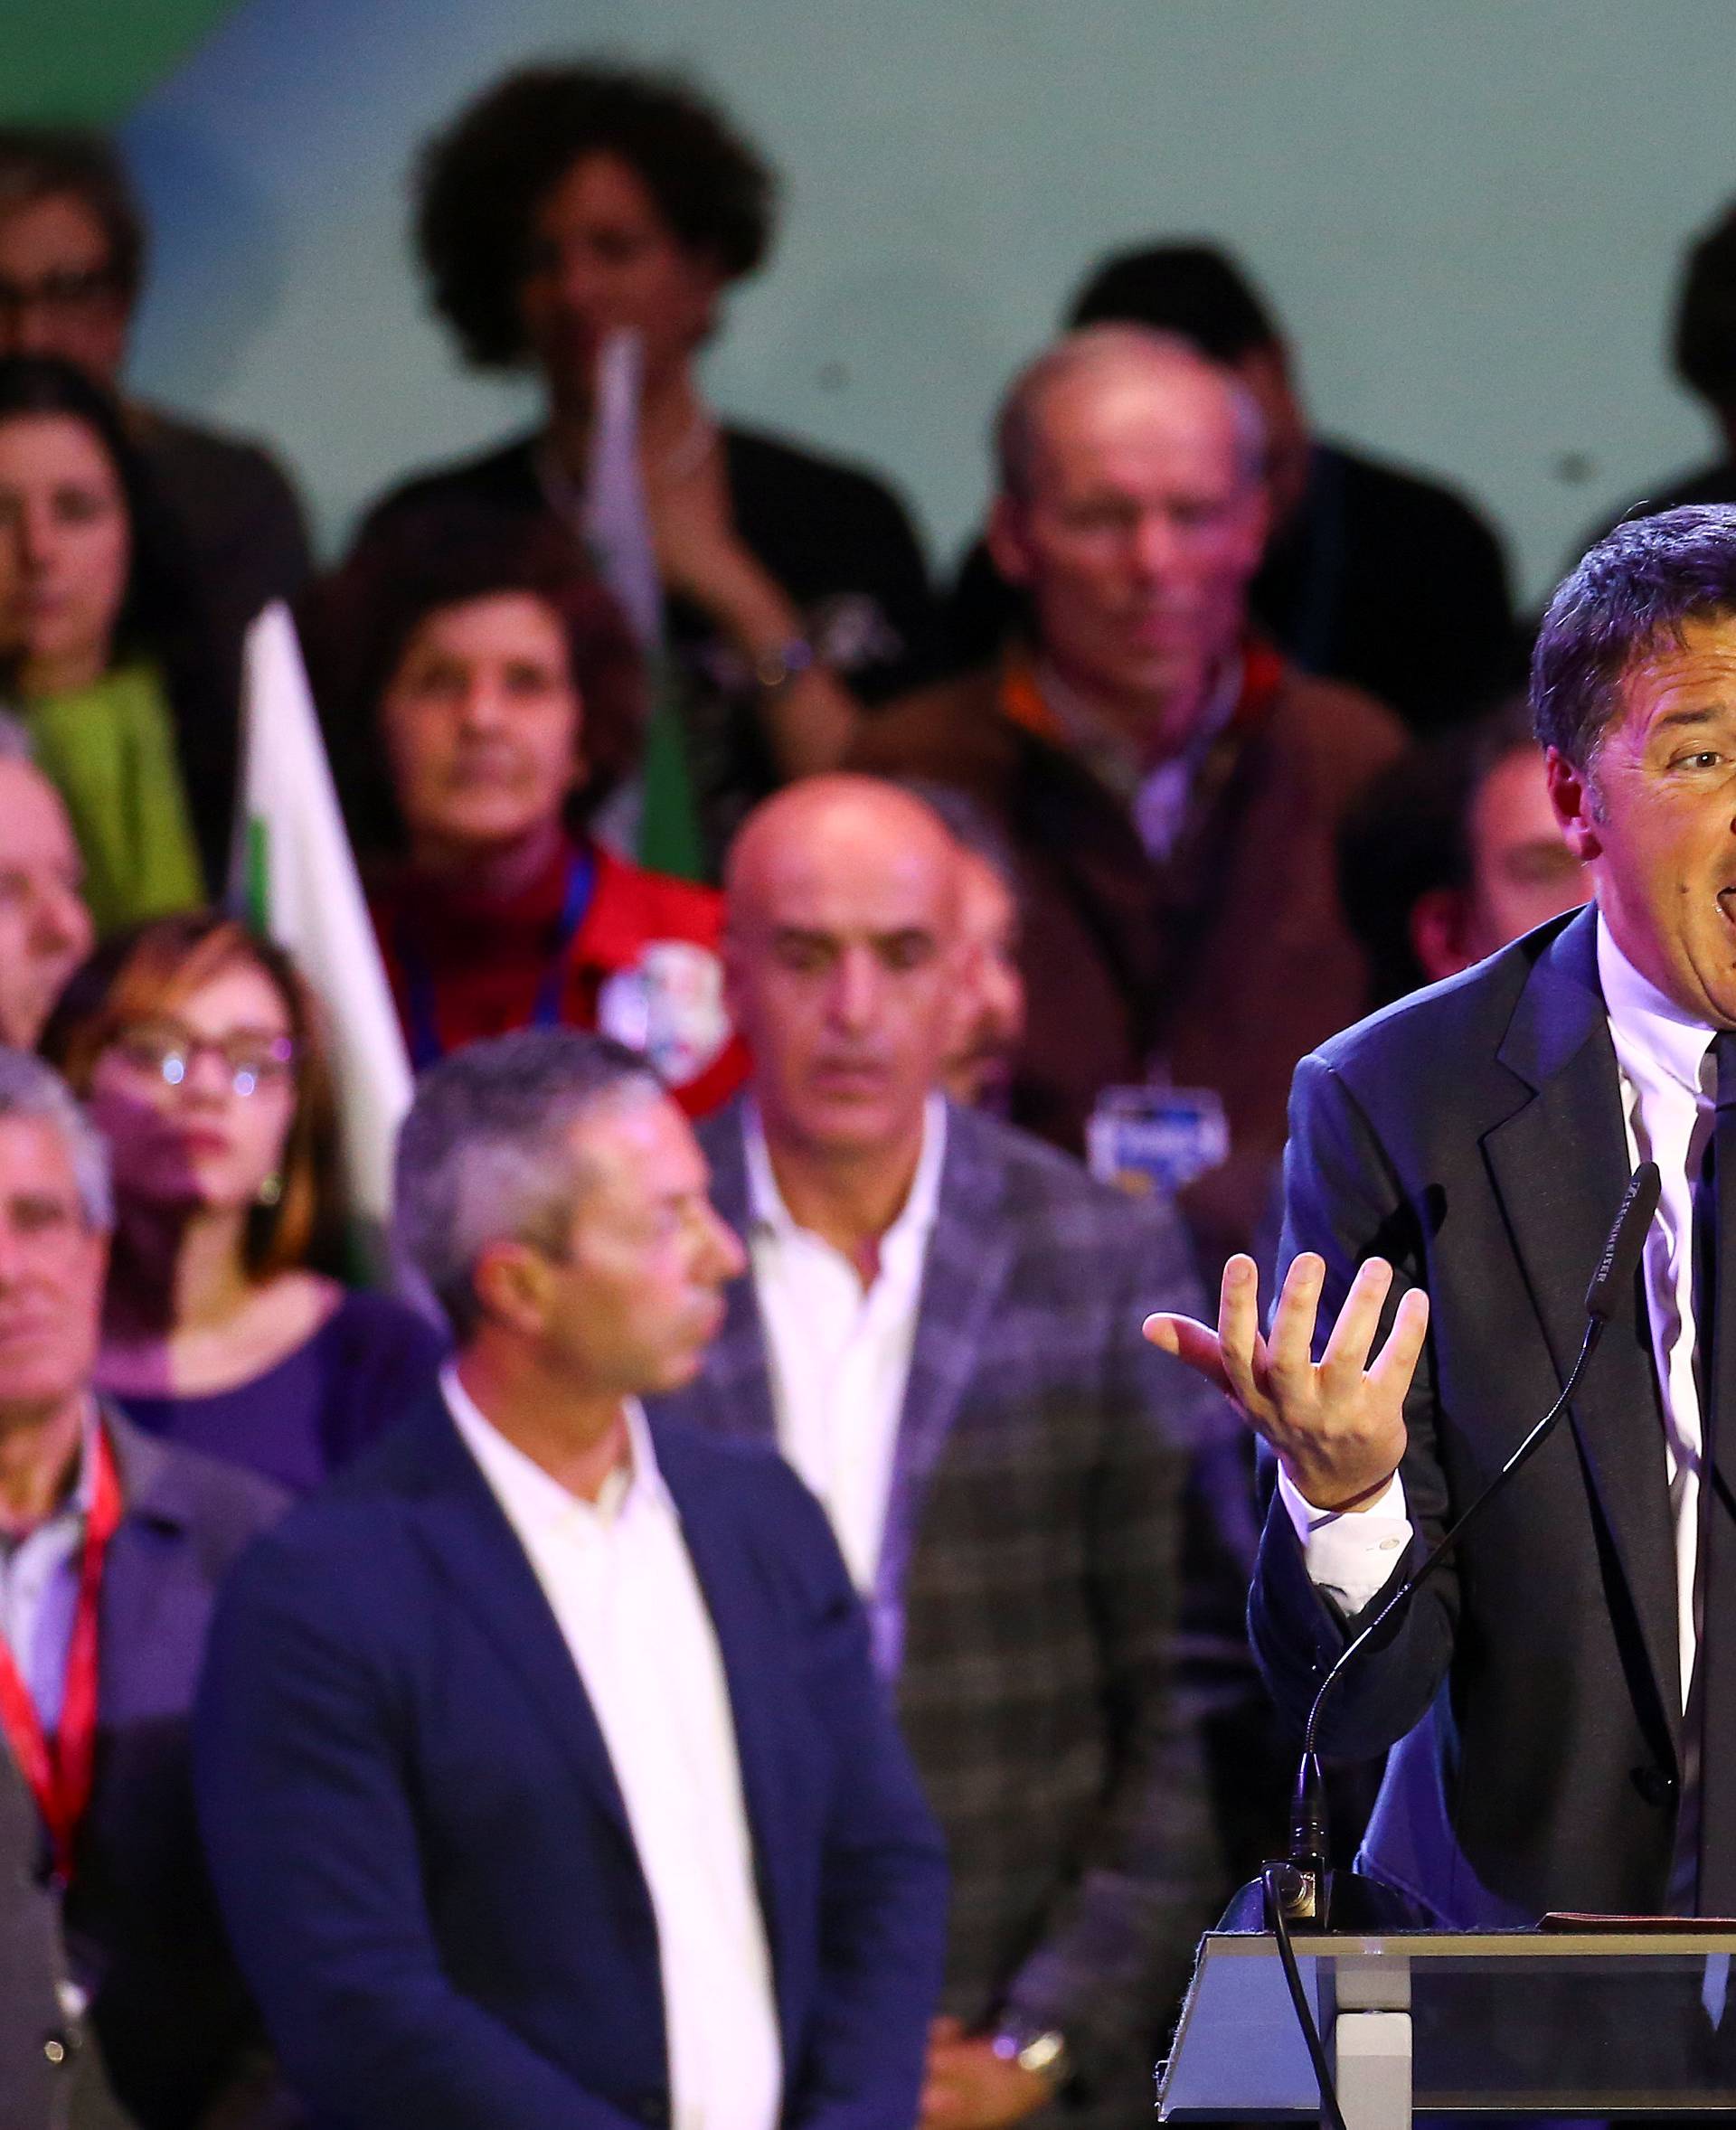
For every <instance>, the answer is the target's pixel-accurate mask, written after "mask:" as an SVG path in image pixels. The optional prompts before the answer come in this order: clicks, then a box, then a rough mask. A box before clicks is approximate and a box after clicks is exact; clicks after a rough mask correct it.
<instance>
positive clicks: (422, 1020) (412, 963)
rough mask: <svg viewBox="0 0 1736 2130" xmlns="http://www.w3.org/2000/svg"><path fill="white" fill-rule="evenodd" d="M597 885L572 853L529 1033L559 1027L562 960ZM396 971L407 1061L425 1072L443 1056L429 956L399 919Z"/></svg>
mask: <svg viewBox="0 0 1736 2130" xmlns="http://www.w3.org/2000/svg"><path fill="white" fill-rule="evenodd" d="M596 885H597V868H596V865H595V864H594V862H592V859H591V855H590V852H589V851H575V852H574V853H573V854H572V858H571V862H569V864H568V866H567V891H566V895H565V897H564V899H563V900H562V901H561V922H560V926H559V928H558V929H557V930H556V932H555V936H554V946H553V948H552V951H551V952H550V955H549V962H548V966H547V967H546V968H545V969H544V970H543V972H542V981H541V982H540V983H539V984H538V985H537V987H536V1004H534V1005H533V1007H532V1009H531V1023H530V1024H531V1026H532V1027H533V1028H558V1027H559V1026H560V1025H561V998H562V996H563V994H564V993H565V991H566V987H567V956H568V953H569V952H570V950H571V947H572V942H573V939H574V938H575V937H576V935H577V933H578V930H579V928H580V925H581V924H583V923H584V921H585V917H586V913H587V912H588V911H589V909H590V899H591V895H592V893H593V892H594V891H595V889H596ZM392 947H393V949H394V951H395V952H396V955H397V957H398V966H399V968H400V969H401V971H402V973H403V979H404V1009H405V1013H406V1015H407V1017H408V1019H409V1022H410V1029H409V1035H410V1064H411V1065H412V1067H413V1068H414V1069H415V1070H417V1071H418V1072H423V1071H426V1070H427V1069H428V1067H429V1066H430V1065H435V1064H438V1063H439V1060H441V1059H442V1058H443V1057H444V1056H445V1055H446V1045H445V1044H444V1043H443V1042H442V1041H440V1032H439V1020H438V1015H437V1013H436V1001H435V996H434V972H433V970H432V969H431V968H430V967H429V961H428V957H427V956H426V955H425V954H424V953H423V952H422V950H421V948H420V947H419V946H418V945H417V943H416V941H415V940H414V939H413V938H411V937H410V926H409V925H408V923H407V922H406V921H405V919H403V918H402V917H400V919H399V920H398V923H397V925H396V927H395V928H394V930H393V934H392Z"/></svg>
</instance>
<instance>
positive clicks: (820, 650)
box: [363, 64, 929, 855]
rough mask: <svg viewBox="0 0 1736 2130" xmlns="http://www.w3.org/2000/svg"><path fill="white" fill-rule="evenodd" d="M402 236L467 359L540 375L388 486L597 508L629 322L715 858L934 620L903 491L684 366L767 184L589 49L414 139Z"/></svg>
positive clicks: (672, 630) (378, 522)
mask: <svg viewBox="0 0 1736 2130" xmlns="http://www.w3.org/2000/svg"><path fill="white" fill-rule="evenodd" d="M416 190H417V211H416V240H417V246H418V250H419V251H420V260H421V265H422V268H423V270H424V273H425V275H426V278H427V282H428V287H429V296H430V298H431V301H432V303H433V306H434V308H435V310H436V311H437V312H438V313H439V316H441V318H443V319H444V321H445V322H446V324H447V325H448V326H449V327H450V328H451V331H452V333H453V335H454V336H455V338H456V339H457V341H458V346H459V348H460V350H461V351H462V353H463V354H464V356H465V357H466V359H467V361H468V362H469V363H472V364H473V365H474V366H476V367H477V368H479V369H484V370H496V371H512V370H519V369H528V370H531V371H533V372H535V373H536V374H537V375H538V376H539V377H540V378H541V380H542V385H543V388H544V391H545V392H546V395H547V411H546V415H545V417H544V419H543V420H542V422H541V423H540V424H539V426H538V427H537V429H535V430H534V431H533V433H532V434H530V435H528V436H522V437H519V438H516V439H514V441H513V442H511V443H509V444H507V445H506V446H505V447H504V448H500V449H496V450H494V451H491V452H489V453H487V454H486V456H484V457H479V458H472V459H467V460H465V461H463V462H461V463H459V464H457V465H452V466H447V467H439V468H437V469H435V470H433V471H432V472H429V473H425V474H423V475H422V476H420V477H417V478H414V479H412V480H410V482H408V483H407V484H406V485H403V486H401V487H400V488H398V489H396V490H395V491H394V492H393V493H392V495H389V496H388V497H387V498H386V499H385V500H384V501H383V502H382V504H378V505H377V506H376V507H375V509H374V510H373V513H372V514H371V516H370V518H369V520H368V523H367V527H366V530H365V532H364V534H363V537H364V538H366V537H367V536H368V535H369V534H371V533H374V532H377V531H378V530H380V528H381V527H382V523H387V522H393V521H401V520H402V518H403V517H404V516H405V515H406V514H417V515H420V516H422V517H424V518H425V520H426V522H427V523H428V526H429V533H428V537H429V540H430V541H438V539H439V525H440V523H441V520H442V518H443V515H444V514H445V512H446V511H447V510H448V508H449V507H451V506H452V505H454V504H457V503H460V502H463V503H467V504H477V503H481V504H487V505H488V506H490V507H492V508H496V509H499V508H505V509H508V510H513V511H518V512H523V513H524V514H527V515H541V514H553V515H554V516H556V517H557V518H559V519H561V520H563V521H565V522H566V523H567V524H568V525H569V526H570V527H571V528H572V529H573V530H574V531H575V532H579V533H583V531H584V529H585V524H586V504H587V496H586V482H587V475H588V469H589V465H590V454H591V446H592V417H593V409H594V404H595V401H596V396H597V384H598V361H599V353H600V351H601V350H602V347H603V345H604V343H605V341H606V340H607V338H608V336H609V335H610V334H612V333H614V332H616V331H618V330H620V329H627V330H630V331H632V332H633V333H635V334H637V337H638V342H639V351H640V361H641V382H640V400H639V455H640V462H641V467H642V472H643V477H644V485H645V491H646V504H647V509H648V512H649V515H650V518H651V524H652V533H653V537H654V540H655V542H656V559H657V564H658V569H659V571H660V574H661V578H662V582H663V589H664V592H665V598H666V601H667V607H666V619H667V624H668V629H669V634H670V636H671V639H672V641H673V643H674V645H675V648H676V650H677V652H678V655H679V660H680V666H681V671H682V680H683V688H682V699H683V708H684V718H685V741H686V747H687V752H688V758H689V763H690V767H691V769H692V771H693V780H694V784H695V787H696V790H697V793H698V796H699V799H700V806H701V812H702V817H703V823H704V826H705V829H706V831H707V837H708V841H709V843H710V845H711V847H712V853H713V855H715V854H716V853H718V852H720V851H721V849H722V844H723V843H724V842H725V841H726V840H727V837H728V834H729V833H730V831H731V829H732V828H733V826H734V825H735V823H736V822H737V821H738V820H739V819H740V817H741V814H742V813H743V812H744V811H745V810H746V808H747V806H749V805H750V804H751V803H752V801H753V800H754V799H755V798H757V797H758V796H761V795H762V794H763V793H764V792H765V791H767V790H769V789H770V788H771V787H774V786H775V785H777V784H778V783H780V782H782V781H784V780H785V779H786V778H790V777H794V776H799V775H803V774H805V773H807V772H809V771H812V770H815V769H820V768H827V767H830V766H832V765H834V764H835V762H836V761H837V760H838V759H841V757H842V755H843V753H844V751H845V750H846V749H847V748H848V746H849V744H850V742H851V740H852V738H853V737H854V730H855V728H856V723H857V720H858V717H859V712H860V705H861V704H863V703H864V702H876V701H879V700H881V699H882V698H884V697H885V696H887V695H889V694H891V693H895V692H896V690H897V688H898V685H899V683H900V681H901V678H902V677H904V676H905V675H906V674H908V672H909V670H910V663H911V658H912V655H913V654H914V653H915V651H916V650H917V648H918V646H919V645H920V642H921V641H922V639H923V638H924V637H925V636H926V635H927V632H928V617H929V588H928V580H927V575H926V571H925V569H924V565H923V561H922V557H921V553H920V549H919V547H918V545H917V542H916V539H915V535H914V533H912V531H911V529H910V521H909V519H908V518H907V516H906V514H905V513H904V511H903V509H902V507H901V504H899V503H898V502H897V501H896V500H895V499H894V498H893V496H892V495H891V494H890V493H889V492H888V491H887V490H886V489H885V488H884V487H883V486H882V485H880V483H879V482H877V481H875V480H873V479H871V478H870V477H868V476H866V475H865V474H863V473H861V472H859V471H857V470H856V469H854V468H853V467H845V466H842V465H839V464H837V463H835V462H834V461H831V460H828V459H825V458H821V457H816V455H815V454H813V453H811V452H809V451H807V450H802V449H797V448H795V447H794V446H792V445H791V444H789V443H788V442H785V441H783V440H782V439H780V438H772V437H769V436H765V435H761V434H758V433H755V432H752V431H750V430H744V429H739V428H737V427H735V426H734V425H732V424H728V425H726V424H724V423H722V422H721V421H720V420H719V419H717V417H716V416H715V415H714V414H713V413H712V410H711V409H710V408H709V407H708V406H707V404H706V402H705V400H704V398H703V394H702V391H701V390H700V385H699V382H698V379H697V377H696V375H695V362H696V358H697V356H698V354H699V352H700V350H701V349H702V347H703V345H704V344H705V343H706V341H707V340H708V339H709V338H710V337H711V335H712V334H713V333H714V332H715V330H716V329H717V325H718V322H719V316H720V311H721V306H722V299H723V297H724V295H725V293H726V291H727V290H728V289H729V288H730V287H731V286H733V284H734V283H736V282H737V281H739V280H741V279H742V278H745V277H746V276H748V275H749V274H751V273H752V272H754V271H755V270H756V269H758V268H759V267H760V266H761V265H762V264H763V263H764V261H765V259H766V256H767V254H768V252H769V247H770V241H771V235H772V225H773V220H774V203H775V192H776V185H775V180H774V178H773V175H772V173H771V171H770V170H769V168H768V166H767V165H766V164H765V162H764V161H763V160H762V159H761V157H760V155H759V154H758V152H757V151H756V150H755V149H754V148H753V147H752V146H750V145H749V144H748V143H747V142H746V141H744V140H743V139H742V138H741V137H740V136H739V135H738V134H737V133H736V132H735V130H734V128H733V127H732V126H731V123H730V122H729V120H728V119H727V118H725V117H724V116H723V115H722V113H721V112H720V111H719V110H718V109H716V108H714V107H713V106H712V104H711V103H709V102H708V101H706V100H705V99H703V98H702V97H701V96H699V95H698V94H697V93H695V91H694V90H692V89H691V88H690V87H688V86H687V85H686V84H685V83H684V82H683V81H681V80H677V79H675V78H671V77H665V76H662V75H655V74H646V73H640V72H635V71H627V70H623V69H618V68H614V67H607V66H593V65H588V64H586V65H559V66H539V67H533V68H528V69H525V70H524V71H519V72H516V73H514V74H511V75H509V76H507V77H506V78H505V80H501V81H499V82H497V83H496V84H495V86H494V87H492V88H490V89H489V90H486V91H485V92H484V94H483V95H482V96H481V97H479V98H478V99H476V101H475V102H474V103H472V104H471V105H470V106H469V107H468V108H466V109H465V110H463V111H462V112H460V113H459V114H458V117H457V118H455V119H454V120H453V121H452V123H451V124H450V125H449V126H448V127H447V128H446V129H445V130H444V131H443V132H441V133H439V134H438V135H437V136H436V137H434V138H433V139H432V140H431V141H430V142H429V144H428V146H426V148H425V149H424V151H423V155H422V157H421V161H420V167H419V172H418V178H417V188H416Z"/></svg>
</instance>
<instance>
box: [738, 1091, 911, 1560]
mask: <svg viewBox="0 0 1736 2130" xmlns="http://www.w3.org/2000/svg"><path fill="white" fill-rule="evenodd" d="M746 1141H747V1166H748V1204H749V1209H750V1213H751V1216H752V1223H753V1228H752V1235H751V1238H750V1242H749V1255H750V1259H751V1262H752V1266H753V1285H754V1293H755V1296H756V1298H757V1299H758V1302H759V1305H760V1321H761V1323H762V1324H764V1325H765V1331H766V1345H767V1349H768V1352H769V1361H770V1375H771V1398H772V1408H773V1410H774V1412H775V1413H776V1415H777V1421H778V1447H779V1448H780V1449H781V1450H782V1451H783V1453H784V1455H785V1456H786V1457H788V1460H789V1462H790V1463H791V1464H792V1465H793V1466H795V1467H796V1470H797V1472H798V1473H799V1474H800V1475H801V1476H802V1478H803V1479H804V1480H805V1481H806V1482H807V1486H808V1488H809V1490H810V1492H812V1493H813V1494H817V1495H818V1497H819V1499H820V1500H821V1502H822V1503H824V1504H825V1506H826V1514H827V1515H828V1516H829V1517H830V1518H831V1520H832V1529H833V1532H834V1533H835V1536H836V1538H837V1541H838V1550H840V1551H841V1552H842V1553H843V1555H844V1564H845V1566H846V1567H847V1568H848V1569H849V1570H850V1576H851V1579H852V1580H853V1581H854V1584H855V1586H856V1588H857V1589H858V1590H859V1591H861V1592H862V1593H863V1595H864V1596H867V1595H870V1594H872V1592H873V1588H874V1578H875V1574H876V1571H877V1570H878V1569H879V1566H880V1549H881V1542H882V1539H883V1537H884V1535H885V1530H886V1507H887V1502H888V1500H889V1498H890V1495H891V1493H892V1461H893V1456H894V1454H895V1452H896V1449H897V1446H898V1426H899V1419H900V1417H901V1414H902V1412H903V1409H904V1387H905V1384H906V1383H907V1382H908V1381H909V1380H910V1354H911V1352H912V1350H913V1348H914V1346H915V1344H916V1321H917V1313H918V1310H919V1307H920V1303H921V1299H922V1268H923V1266H924V1264H925V1263H926V1261H927V1258H928V1249H929V1236H930V1234H932V1232H933V1230H934V1218H935V1210H936V1207H937V1205H938V1204H939V1196H940V1170H941V1164H943V1163H944V1161H945V1159H946V1153H947V1106H946V1103H945V1102H944V1100H943V1099H942V1098H940V1097H939V1095H931V1096H930V1097H929V1103H928V1108H927V1111H926V1113H925V1115H924V1117H923V1121H922V1152H921V1154H920V1156H919V1157H918V1160H917V1164H916V1174H915V1176H914V1178H913V1179H912V1180H911V1183H910V1192H909V1194H908V1196H907V1197H906V1198H905V1201H904V1205H903V1210H902V1211H901V1212H900V1214H899V1216H898V1218H897V1220H896V1221H893V1222H892V1226H891V1227H890V1228H889V1229H888V1230H886V1232H885V1234H884V1235H883V1236H882V1238H881V1242H880V1262H879V1265H878V1268H877V1269H876V1271H875V1274H874V1278H873V1284H872V1285H871V1286H869V1287H868V1288H867V1289H866V1291H865V1292H864V1290H863V1284H862V1276H861V1274H860V1273H859V1272H858V1271H857V1269H856V1268H855V1267H854V1265H853V1264H852V1263H851V1262H850V1260H849V1259H848V1258H845V1257H844V1255H843V1254H842V1253H841V1252H840V1251H838V1250H835V1249H833V1247H832V1245H831V1244H830V1243H829V1242H825V1241H822V1239H820V1237H819V1236H817V1235H815V1234H813V1233H811V1232H810V1231H809V1230H807V1229H806V1228H801V1227H798V1226H797V1223H796V1221H794V1220H793V1219H792V1218H791V1216H790V1213H789V1211H788V1208H787V1207H786V1206H785V1204H784V1202H783V1199H782V1197H781V1196H780V1195H779V1193H778V1183H777V1179H776V1177H775V1176H774V1175H773V1174H772V1170H771V1157H770V1155H769V1154H768V1153H767V1151H766V1141H765V1135H764V1133H763V1132H762V1131H761V1129H760V1119H759V1117H758V1114H757V1113H756V1112H755V1111H754V1110H753V1109H752V1108H750V1109H749V1111H748V1113H747V1119H746Z"/></svg>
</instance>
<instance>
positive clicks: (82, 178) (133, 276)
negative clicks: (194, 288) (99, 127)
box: [0, 126, 145, 306]
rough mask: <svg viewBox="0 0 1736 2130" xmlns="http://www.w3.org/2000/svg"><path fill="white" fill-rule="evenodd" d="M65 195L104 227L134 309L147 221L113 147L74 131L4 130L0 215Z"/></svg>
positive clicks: (115, 270)
mask: <svg viewBox="0 0 1736 2130" xmlns="http://www.w3.org/2000/svg"><path fill="white" fill-rule="evenodd" d="M62 196H64V197H70V198H71V199H74V200H77V201H78V202H79V203H80V206H82V207H84V208H86V209H88V210H89V212H90V216H91V218H92V220H93V221H96V222H97V223H98V224H99V226H100V228H101V230H102V232H103V235H104V237H105V238H106V239H107V240H108V244H109V274H110V275H111V277H112V278H113V280H114V285H115V292H116V294H117V295H118V297H120V299H121V301H122V302H123V303H124V304H127V306H131V305H132V303H133V302H134V300H135V299H136V298H137V295H138V286H139V282H140V281H141V280H142V279H143V278H144V273H145V221H144V218H143V216H142V215H141V214H140V213H139V211H138V203H137V200H136V199H135V198H134V196H133V189H132V186H131V185H130V184H128V183H127V173H126V171H125V169H123V167H122V166H121V161H120V157H119V156H118V155H117V154H116V153H115V151H114V148H113V147H112V146H110V144H109V142H108V141H107V140H105V139H104V138H103V137H102V135H101V134H99V133H86V132H83V131H81V130H80V129H79V128H77V127H68V126H0V216H5V214H7V213H9V212H14V211H15V210H16V209H18V208H20V207H30V206H33V205H34V204H35V203H36V202H37V201H38V200H50V199H56V198H60V197H62Z"/></svg>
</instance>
